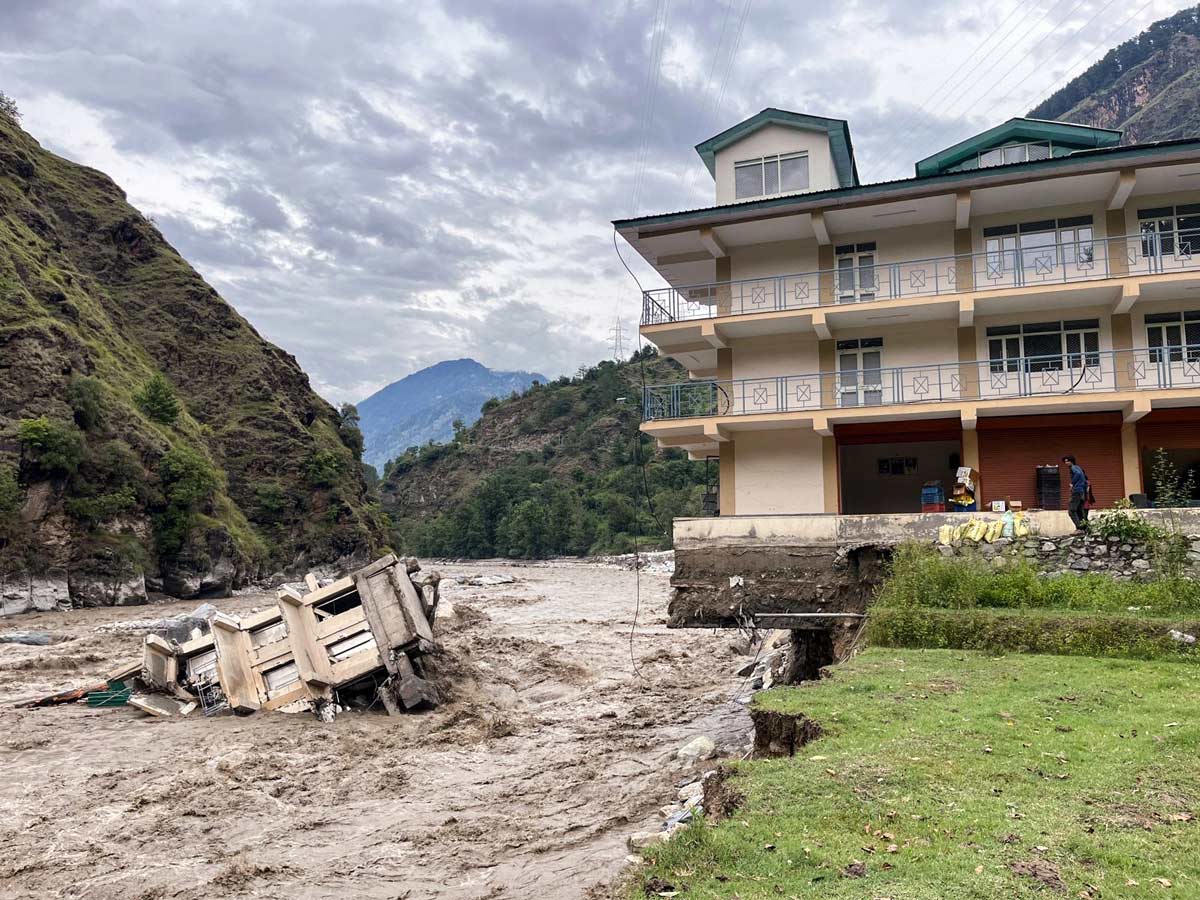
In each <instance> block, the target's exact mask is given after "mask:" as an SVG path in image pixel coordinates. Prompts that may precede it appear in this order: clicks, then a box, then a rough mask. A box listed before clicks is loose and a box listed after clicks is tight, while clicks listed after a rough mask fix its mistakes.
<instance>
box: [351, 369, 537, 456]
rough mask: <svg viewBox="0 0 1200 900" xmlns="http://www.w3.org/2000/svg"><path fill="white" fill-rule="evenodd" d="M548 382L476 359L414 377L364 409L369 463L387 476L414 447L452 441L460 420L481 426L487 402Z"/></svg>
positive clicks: (384, 391) (376, 397)
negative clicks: (389, 466) (392, 462)
mask: <svg viewBox="0 0 1200 900" xmlns="http://www.w3.org/2000/svg"><path fill="white" fill-rule="evenodd" d="M545 380H546V378H545V376H544V375H539V374H537V373H536V372H498V371H496V370H494V369H489V368H487V367H486V366H484V365H481V364H480V363H477V362H476V361H475V360H473V359H449V360H446V361H445V362H440V363H438V364H437V365H433V366H429V367H428V368H426V369H421V370H420V371H419V372H414V373H413V374H411V375H408V376H406V377H404V378H401V379H400V380H399V381H395V382H393V383H392V384H389V385H388V386H387V387H385V388H383V389H381V390H379V391H376V392H375V393H374V394H372V395H371V396H370V397H368V398H367V399H366V400H364V401H362V402H361V403H359V404H358V414H359V417H360V420H361V421H360V427H361V428H362V433H363V440H364V442H365V448H364V449H363V461H364V462H367V463H370V464H371V465H373V466H374V467H375V468H376V469H377V470H380V471H382V470H383V465H384V463H386V462H387V461H388V460H389V459H394V458H395V457H397V456H399V455H400V454H402V453H403V452H404V451H405V450H407V449H408V448H409V447H415V446H419V445H420V444H424V443H427V442H429V441H448V440H450V439H451V438H452V437H453V436H454V423H455V422H456V421H458V422H462V423H464V424H466V425H473V424H475V422H476V421H477V420H478V419H479V407H480V406H481V405H482V404H483V402H484V401H485V400H490V399H491V398H492V397H507V396H508V395H509V394H511V393H513V392H514V391H516V392H518V393H519V392H521V391H523V390H525V389H526V388H527V387H529V386H530V385H531V384H533V383H534V382H535V381H545Z"/></svg>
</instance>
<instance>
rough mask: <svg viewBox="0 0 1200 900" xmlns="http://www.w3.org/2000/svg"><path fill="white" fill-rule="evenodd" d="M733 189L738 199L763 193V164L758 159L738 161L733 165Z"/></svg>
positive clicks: (759, 195)
mask: <svg viewBox="0 0 1200 900" xmlns="http://www.w3.org/2000/svg"><path fill="white" fill-rule="evenodd" d="M733 189H734V195H735V196H736V198H737V199H738V200H745V199H746V198H747V197H761V196H762V195H763V164H762V160H761V159H758V160H755V161H753V162H745V163H738V164H737V165H736V166H734V167H733Z"/></svg>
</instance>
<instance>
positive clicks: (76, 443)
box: [17, 416, 83, 476]
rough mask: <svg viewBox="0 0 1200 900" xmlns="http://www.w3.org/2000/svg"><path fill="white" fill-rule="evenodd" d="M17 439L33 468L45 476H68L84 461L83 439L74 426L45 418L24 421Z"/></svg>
mask: <svg viewBox="0 0 1200 900" xmlns="http://www.w3.org/2000/svg"><path fill="white" fill-rule="evenodd" d="M17 437H18V438H19V439H20V441H21V446H22V447H23V448H24V450H25V452H26V454H28V457H29V459H30V461H31V462H32V463H33V465H34V467H35V468H36V469H37V470H38V471H40V472H41V473H43V474H45V475H50V476H55V475H57V476H64V475H70V474H71V473H73V472H74V471H75V470H76V469H78V468H79V462H80V460H82V459H83V435H82V434H80V433H79V429H78V428H76V427H75V425H74V424H73V423H69V422H60V421H57V420H52V419H48V418H46V417H45V416H41V417H40V418H37V419H24V420H22V421H21V423H20V424H19V425H18V426H17Z"/></svg>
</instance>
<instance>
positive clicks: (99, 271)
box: [0, 95, 386, 603]
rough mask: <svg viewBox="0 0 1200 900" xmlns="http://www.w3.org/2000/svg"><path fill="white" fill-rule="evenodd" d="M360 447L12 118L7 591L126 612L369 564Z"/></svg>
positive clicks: (0, 268) (376, 542)
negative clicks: (322, 566) (50, 582)
mask: <svg viewBox="0 0 1200 900" xmlns="http://www.w3.org/2000/svg"><path fill="white" fill-rule="evenodd" d="M4 100H7V98H5V97H3V95H0V101H4ZM360 450H361V435H359V433H358V431H357V429H356V428H354V427H353V423H352V422H348V421H344V420H343V418H342V417H341V416H340V415H339V413H338V412H337V411H336V410H334V409H333V408H332V407H331V406H330V405H329V404H328V403H326V402H325V401H324V400H322V399H321V398H320V397H318V396H317V395H316V394H315V393H314V392H313V391H312V390H311V389H310V387H309V381H308V376H306V375H305V374H304V372H302V371H301V369H300V367H299V366H298V365H297V363H296V360H295V359H293V358H292V357H291V356H290V355H288V354H287V353H285V352H283V351H282V350H280V349H279V348H278V347H275V346H273V345H272V344H269V343H268V342H266V341H265V340H263V339H262V338H261V337H259V335H258V334H257V333H256V332H255V330H254V329H253V328H252V327H251V326H250V325H249V323H247V322H246V320H245V319H243V318H242V317H241V316H239V315H238V314H237V313H236V312H235V311H234V310H233V309H232V308H231V307H230V306H229V305H228V304H227V303H225V301H224V300H222V299H221V297H220V296H218V294H217V292H216V291H215V290H213V289H212V287H210V286H209V285H208V284H206V283H205V281H204V280H203V279H202V278H201V277H200V276H199V275H198V274H197V273H196V272H195V271H194V270H193V269H192V268H191V266H189V265H188V264H187V262H186V261H185V260H184V259H182V258H181V257H180V256H179V254H178V253H176V252H175V250H174V249H173V248H172V247H171V246H170V245H169V244H167V242H166V241H165V240H164V239H163V236H162V235H161V234H160V233H159V231H158V229H157V228H156V227H155V226H154V224H153V223H152V222H150V221H148V220H147V219H146V218H145V217H143V216H142V215H141V214H139V213H138V211H137V210H136V209H134V208H133V207H132V206H130V205H129V204H128V203H126V202H125V195H124V193H123V192H122V191H121V189H120V188H119V187H117V186H116V185H115V184H114V183H113V182H112V181H111V180H110V179H109V178H108V177H106V176H105V175H103V174H102V173H100V172H97V171H95V170H94V169H89V168H86V167H84V166H81V165H77V164H75V163H72V162H69V161H67V160H65V159H62V158H60V157H58V156H55V155H54V154H52V153H49V152H47V151H46V150H44V149H42V147H41V146H39V145H38V143H37V142H36V141H35V140H34V139H33V138H32V137H30V136H29V135H28V134H26V133H25V132H24V131H23V130H22V129H21V128H20V127H19V125H18V120H17V115H16V110H15V108H14V107H12V106H11V105H10V104H7V103H6V104H3V105H0V581H3V580H4V579H5V578H8V579H11V578H12V577H13V576H14V575H18V574H21V573H25V574H29V573H38V572H42V573H45V572H57V573H66V576H65V577H67V578H69V581H70V592H71V596H72V599H73V600H74V601H75V602H76V603H112V602H127V601H130V600H136V599H138V598H143V599H144V596H145V590H146V586H149V587H150V589H151V590H153V589H156V588H157V589H160V590H165V591H167V592H169V593H174V594H176V595H179V596H192V595H195V594H198V593H204V592H214V593H216V592H223V591H227V590H228V589H229V588H230V587H231V586H233V585H236V584H237V583H239V582H241V581H243V580H245V579H246V578H248V577H250V576H253V575H256V574H259V573H269V572H271V571H274V570H275V569H279V568H283V567H285V566H297V567H305V566H310V565H312V564H314V563H321V562H333V561H334V560H336V559H338V558H339V557H354V556H359V557H361V556H365V555H366V554H369V553H371V552H373V551H374V550H375V549H377V548H378V547H379V546H381V545H382V544H383V542H384V541H385V540H386V529H385V528H384V527H383V521H384V520H383V516H382V514H381V513H380V512H379V511H378V509H377V508H376V507H373V506H372V505H371V504H370V503H369V502H368V498H367V494H366V488H365V485H364V483H363V480H362V473H361V462H360V460H359V453H360ZM9 583H10V584H11V581H10V582H9Z"/></svg>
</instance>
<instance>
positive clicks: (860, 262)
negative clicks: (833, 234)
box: [837, 242, 875, 303]
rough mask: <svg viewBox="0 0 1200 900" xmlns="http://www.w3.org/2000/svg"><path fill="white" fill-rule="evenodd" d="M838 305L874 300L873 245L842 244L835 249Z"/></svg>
mask: <svg viewBox="0 0 1200 900" xmlns="http://www.w3.org/2000/svg"><path fill="white" fill-rule="evenodd" d="M837 288H838V302H839V303H857V302H858V301H860V300H874V299H875V244H874V242H872V243H869V244H857V245H856V244H843V245H841V246H839V247H838V248H837Z"/></svg>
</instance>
